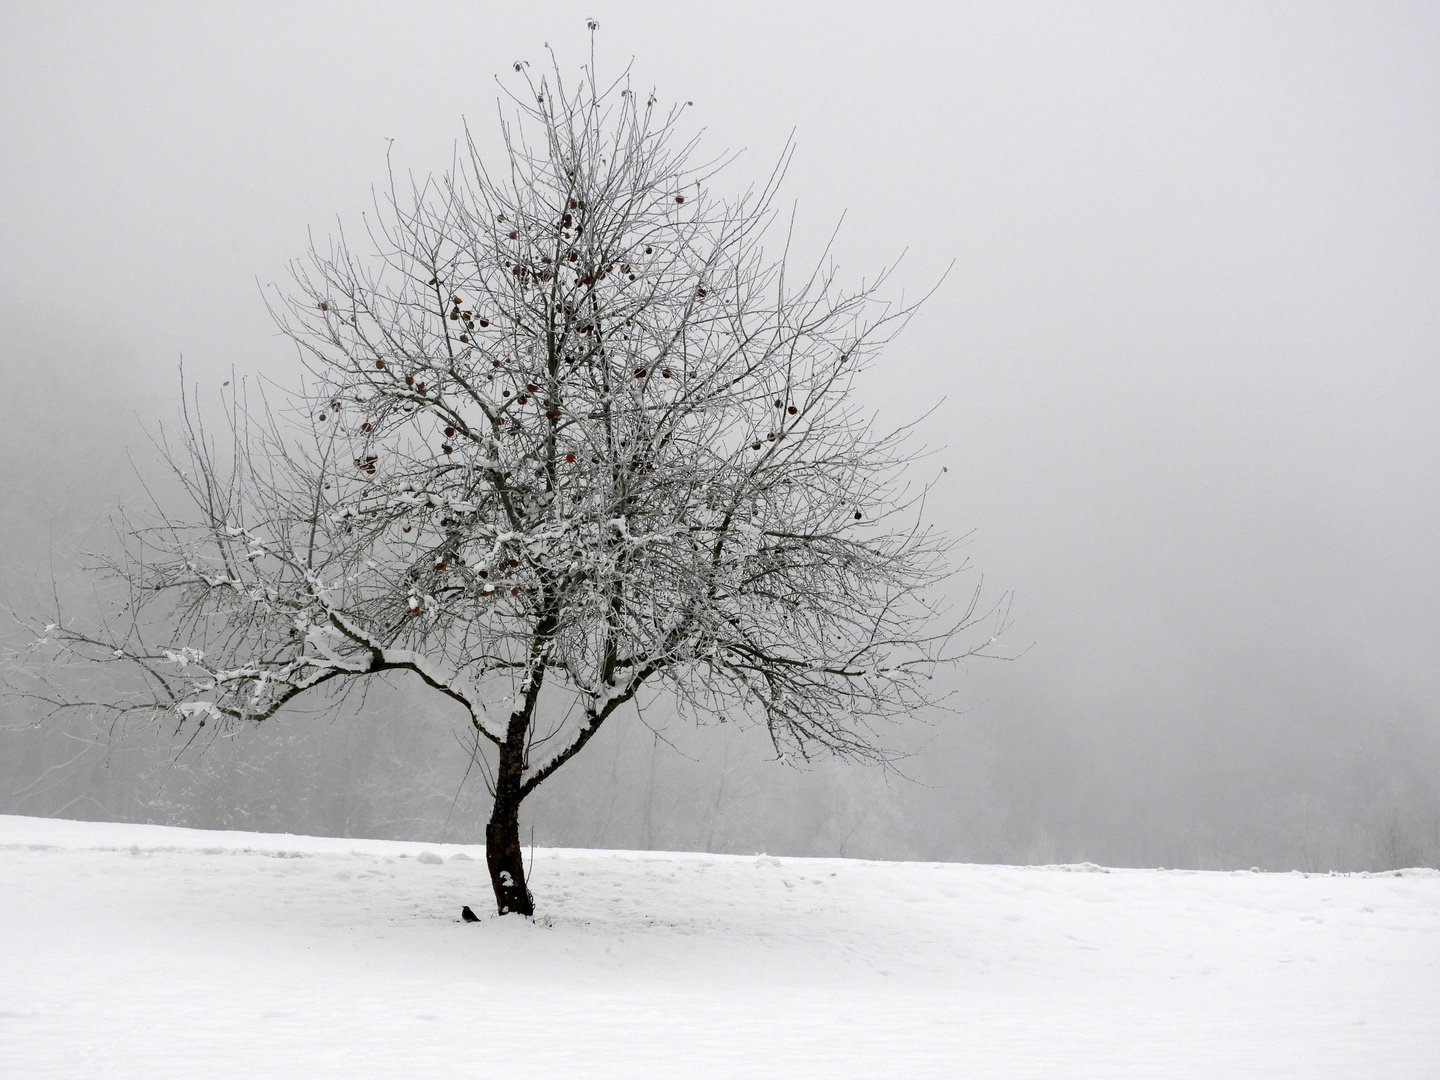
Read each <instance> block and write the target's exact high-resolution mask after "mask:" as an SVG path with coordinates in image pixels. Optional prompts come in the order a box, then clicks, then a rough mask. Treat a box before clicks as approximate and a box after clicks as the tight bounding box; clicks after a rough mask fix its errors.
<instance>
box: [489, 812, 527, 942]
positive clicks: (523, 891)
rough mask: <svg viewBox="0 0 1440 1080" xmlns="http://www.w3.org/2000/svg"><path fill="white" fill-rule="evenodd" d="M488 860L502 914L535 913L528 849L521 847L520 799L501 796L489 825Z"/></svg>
mask: <svg viewBox="0 0 1440 1080" xmlns="http://www.w3.org/2000/svg"><path fill="white" fill-rule="evenodd" d="M485 862H486V863H487V864H488V865H489V867H490V884H491V886H492V887H493V888H494V889H495V906H496V908H497V909H498V910H499V912H500V914H501V915H510V914H516V915H534V914H535V899H534V897H532V896H531V895H530V887H529V886H528V885H527V884H526V883H525V852H524V851H523V850H522V849H521V847H520V803H519V802H518V801H515V802H509V801H506V802H505V803H504V804H503V805H502V801H501V799H500V798H499V796H498V795H497V796H496V799H495V809H494V811H493V812H492V813H491V815H490V824H488V825H486V826H485Z"/></svg>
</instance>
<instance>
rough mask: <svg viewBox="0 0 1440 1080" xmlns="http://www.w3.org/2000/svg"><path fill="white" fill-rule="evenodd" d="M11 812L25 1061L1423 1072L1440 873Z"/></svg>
mask: <svg viewBox="0 0 1440 1080" xmlns="http://www.w3.org/2000/svg"><path fill="white" fill-rule="evenodd" d="M533 885H534V888H535V891H536V896H537V901H538V905H539V917H538V918H537V920H536V922H534V923H531V922H526V921H524V920H521V919H519V918H516V917H513V916H512V917H509V918H505V919H499V918H493V917H492V918H486V919H483V920H482V921H481V922H480V923H478V924H474V925H466V924H463V923H461V922H460V921H459V919H458V915H459V911H460V907H461V905H462V904H465V903H469V904H470V905H472V906H473V907H474V908H475V910H476V911H477V912H480V913H482V914H485V913H488V911H489V910H490V908H489V907H488V896H489V893H488V883H487V881H486V877H485V872H484V858H483V852H482V851H481V850H480V849H478V848H473V847H464V846H459V845H434V844H428V845H422V844H409V843H398V842H387V841H368V840H344V839H325V838H315V837H302V836H281V835H267V834H255V833H222V832H200V831H194V830H186V829H174V828H164V827H159V826H148V825H124V824H96V823H88V822H71V821H57V820H50V819H38V818H21V817H0V1058H3V1059H4V1060H5V1061H6V1062H7V1063H8V1064H7V1067H6V1071H7V1073H8V1074H10V1075H15V1076H26V1077H44V1076H53V1077H89V1076H100V1075H106V1076H144V1077H149V1078H155V1077H187V1078H189V1077H203V1076H235V1077H247V1078H249V1077H272V1076H273V1077H293V1076H305V1077H306V1078H307V1080H319V1078H322V1077H346V1078H354V1077H417V1076H426V1077H432V1076H433V1077H448V1076H455V1077H461V1076H464V1077H506V1078H513V1077H530V1076H534V1077H560V1076H585V1077H612V1076H614V1077H620V1076H625V1077H687V1078H688V1077H770V1076H774V1077H808V1076H815V1077H851V1076H853V1077H861V1076H864V1077H875V1076H885V1077H931V1076H934V1077H960V1076H977V1077H987V1078H995V1077H1000V1078H1008V1077H1046V1078H1054V1077H1097V1078H1098V1077H1105V1078H1115V1077H1162V1076H1163V1077H1167V1078H1177V1077H1191V1076H1193V1077H1205V1078H1207V1080H1213V1078H1217V1077H1249V1076H1254V1077H1262V1076H1263V1077H1291V1076H1293V1077H1306V1078H1314V1077H1331V1076H1333V1077H1346V1078H1352V1077H1359V1076H1384V1077H1388V1078H1396V1077H1417V1078H1418V1077H1434V1076H1436V1075H1440V1024H1437V1023H1436V1022H1435V1018H1436V1017H1437V1016H1440V873H1437V872H1435V871H1430V870H1415V871H1401V872H1397V873H1394V874H1385V875H1351V876H1343V877H1342V876H1317V875H1311V876H1308V877H1307V876H1304V875H1301V874H1258V873H1249V872H1245V873H1233V874H1232V873H1205V872H1187V871H1161V870H1103V869H1101V868H1099V867H1092V866H1080V867H1008V866H977V865H963V864H941V863H876V862H858V861H845V860H827V859H776V858H771V857H768V856H758V857H737V856H717V855H701V854H671V853H657V852H623V851H581V850H554V849H539V850H537V851H536V852H535V854H534V870H533Z"/></svg>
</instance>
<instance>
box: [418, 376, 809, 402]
mask: <svg viewBox="0 0 1440 1080" xmlns="http://www.w3.org/2000/svg"><path fill="white" fill-rule="evenodd" d="M405 385H406V386H414V385H415V376H414V375H406V376H405ZM775 404H777V405H778V404H780V403H779V402H778V401H777V402H776V403H775Z"/></svg>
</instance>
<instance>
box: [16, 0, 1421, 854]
mask: <svg viewBox="0 0 1440 1080" xmlns="http://www.w3.org/2000/svg"><path fill="white" fill-rule="evenodd" d="M603 8H604V10H600V11H593V12H592V10H590V9H589V8H587V7H585V6H583V5H576V4H571V3H550V4H545V5H534V6H532V7H531V8H529V9H527V10H526V11H524V12H519V11H516V10H512V6H505V7H504V8H503V9H501V8H500V7H499V6H493V9H492V6H490V5H475V4H464V5H462V4H453V5H449V4H424V3H409V4H404V5H379V4H375V5H364V4H355V3H347V4H318V3H317V4H305V5H290V4H286V5H280V4H274V5H268V6H267V5H263V4H258V3H256V4H246V5H232V6H230V7H228V8H218V7H215V6H212V5H203V6H196V5H181V4H174V5H161V4H145V3H132V4H127V5H123V6H117V5H104V4H72V5H65V6H63V7H62V6H56V5H48V4H39V3H30V4H11V5H7V6H6V7H5V8H4V11H3V13H0V94H3V97H4V100H5V101H6V103H7V104H6V108H5V109H4V110H3V113H0V145H3V147H4V150H3V153H0V320H3V322H0V395H3V397H0V454H3V475H0V528H3V536H0V558H3V579H4V580H3V590H4V595H5V597H6V598H7V599H8V600H10V601H11V602H13V603H15V604H16V605H17V606H20V607H25V606H26V605H31V604H34V603H38V602H40V601H41V600H43V597H44V595H45V594H46V592H47V590H48V581H49V578H50V575H51V572H52V567H53V568H54V572H55V573H56V574H57V575H59V576H60V577H62V579H64V580H65V581H66V582H70V581H71V579H70V578H68V577H66V575H69V574H70V573H71V571H70V570H69V569H68V567H69V563H68V561H67V560H66V559H65V558H64V557H63V554H62V556H61V557H59V558H58V561H57V560H56V559H55V557H53V556H52V555H51V546H52V544H59V545H60V546H61V547H62V549H63V548H70V547H76V546H79V547H84V546H86V545H87V544H90V545H93V544H99V543H103V542H104V536H105V533H104V525H103V523H104V519H105V514H106V510H107V508H108V507H109V506H111V505H113V504H115V503H116V502H118V501H122V500H126V499H131V498H134V497H136V493H137V481H136V479H135V471H134V469H132V467H131V464H130V462H129V460H128V459H127V450H128V454H129V457H130V458H133V459H134V461H135V463H136V466H137V467H138V468H139V469H140V470H141V472H144V470H145V469H147V468H150V467H151V466H150V463H151V462H152V461H153V458H154V454H153V449H152V448H151V447H150V444H149V443H148V441H147V436H146V434H145V431H146V429H147V427H149V428H150V429H151V430H153V427H154V424H155V423H156V422H158V421H161V420H165V419H167V418H169V417H171V416H173V414H174V411H175V408H176V406H177V404H178V398H179V383H178V378H177V368H178V365H179V363H180V360H181V358H182V357H183V360H184V365H185V372H186V378H187V380H188V381H191V382H192V383H195V384H197V385H199V386H200V388H201V392H202V394H203V393H205V392H207V391H208V392H211V393H213V392H214V391H215V390H216V389H218V386H219V384H220V383H221V382H222V381H223V380H225V379H229V378H231V377H232V373H235V374H237V375H239V374H254V373H260V374H264V375H266V376H269V377H272V378H275V379H277V380H280V381H282V382H283V381H286V380H287V379H288V380H290V381H292V382H293V381H294V379H295V377H296V372H297V370H298V368H297V365H296V361H295V357H294V354H293V350H292V349H291V348H290V347H288V346H287V344H286V343H285V342H284V341H283V340H282V339H281V338H280V337H279V336H278V335H277V334H276V332H275V330H274V327H273V325H272V324H271V322H270V321H269V318H268V316H267V314H266V310H265V307H264V303H263V297H262V288H264V287H266V286H268V285H269V284H270V283H272V282H279V283H282V285H283V282H284V281H285V273H286V269H285V268H286V265H287V263H288V262H289V261H290V260H292V259H294V258H296V257H298V256H300V255H301V254H303V252H304V251H305V249H306V247H307V245H308V243H309V242H310V236H311V232H312V231H313V234H314V235H315V236H316V237H318V238H322V239H323V237H324V236H325V235H326V233H327V232H329V231H332V230H333V229H334V228H335V227H336V222H337V220H339V221H343V222H346V223H347V224H348V225H350V226H354V225H355V224H357V223H358V222H359V219H360V215H361V214H362V213H364V212H365V211H366V209H367V208H368V207H369V205H370V200H371V198H372V185H374V184H378V183H383V182H384V181H385V177H386V170H387V155H388V156H389V161H390V162H391V163H392V164H393V165H394V167H395V168H396V169H397V170H398V171H400V172H401V173H402V174H403V173H404V172H405V171H414V172H415V173H417V174H419V175H424V174H426V173H429V172H432V171H440V170H443V169H444V168H445V167H446V166H447V165H448V163H449V161H450V155H451V153H452V150H453V147H454V143H455V140H456V139H457V138H459V137H460V136H461V134H462V131H463V127H462V125H463V124H464V123H465V122H466V121H468V122H469V124H470V125H471V127H472V128H473V129H474V130H475V132H476V134H477V136H479V137H480V138H482V139H489V138H491V137H492V133H493V131H494V128H495V123H496V98H497V96H498V88H497V86H496V84H495V81H494V77H495V76H496V75H503V74H504V73H507V72H508V71H509V70H510V67H511V65H512V63H513V62H514V61H516V60H522V59H523V60H528V61H530V62H532V63H533V64H534V65H535V66H536V67H537V68H538V67H541V66H543V65H544V64H546V63H548V58H547V56H546V51H545V48H546V43H548V44H549V45H550V46H551V47H553V48H554V50H555V53H556V56H557V58H558V60H559V62H560V63H561V65H562V67H565V68H567V69H570V70H573V69H576V68H578V66H579V65H580V64H581V63H583V62H585V61H587V60H588V57H589V47H590V46H589V41H588V34H587V33H586V31H585V25H584V24H585V18H586V17H587V16H589V15H591V14H594V15H595V16H596V17H597V18H599V20H600V23H601V25H600V29H599V32H598V35H597V38H596V46H595V48H596V57H597V61H598V63H599V64H600V66H601V68H602V70H603V71H607V72H618V71H620V70H621V69H622V68H623V67H624V66H625V65H626V64H627V63H629V62H630V61H631V58H632V57H633V58H634V67H633V70H634V76H635V79H636V81H637V82H638V83H639V84H641V85H646V86H648V85H654V86H655V87H656V89H657V91H658V94H659V96H660V98H661V99H662V100H665V101H669V100H680V101H693V102H694V107H693V110H690V111H689V112H688V119H689V122H690V123H692V124H693V125H694V128H695V129H696V130H699V129H701V128H703V129H704V130H705V136H704V144H703V145H704V147H705V148H706V149H708V150H710V151H713V152H714V153H716V154H718V153H720V152H722V151H725V150H727V149H729V150H742V149H743V151H744V153H743V154H742V155H741V156H740V158H739V160H738V161H737V162H736V163H735V164H734V165H733V166H731V167H730V168H729V169H728V170H727V171H726V172H725V173H723V174H722V175H721V177H720V178H719V179H717V181H716V182H715V183H714V185H713V187H714V189H715V190H717V191H725V190H726V189H727V187H728V188H731V189H734V190H739V189H742V188H744V187H746V186H748V184H749V183H750V182H751V181H752V180H755V179H761V178H763V177H764V176H765V175H768V171H769V169H770V168H771V167H772V165H773V163H774V161H775V160H776V158H777V156H778V155H779V154H780V153H781V151H782V148H783V146H784V145H785V142H786V140H787V139H788V138H790V137H791V134H792V131H793V133H794V139H795V143H796V146H797V152H796V155H795V158H794V163H793V165H792V167H791V168H790V171H789V175H788V178H787V182H786V185H785V189H784V190H785V199H786V200H787V207H788V205H789V202H790V201H793V203H794V205H795V207H796V213H797V219H796V220H797V237H798V243H797V247H798V249H799V250H800V252H801V254H802V257H803V256H807V255H814V254H815V253H816V252H818V251H819V250H820V247H821V245H822V244H823V243H824V241H825V240H826V238H828V236H829V235H830V232H831V231H832V230H833V229H834V227H835V225H836V223H837V222H842V219H843V222H842V224H841V227H840V230H839V233H838V237H837V239H836V241H835V247H834V253H835V257H836V259H837V261H838V262H839V263H840V265H841V267H842V276H847V277H848V278H849V279H850V280H851V281H853V282H858V281H859V280H860V279H862V278H866V279H870V278H873V277H874V275H875V273H876V272H877V271H878V270H880V269H881V268H882V267H886V266H895V265H896V262H897V259H899V262H898V266H897V268H896V270H895V272H894V276H893V277H892V279H891V282H892V284H893V285H894V286H895V294H896V295H897V296H898V294H899V291H900V289H901V288H903V289H904V292H905V294H906V296H907V297H910V298H913V297H914V296H917V295H920V294H923V293H924V292H926V291H927V290H929V289H931V288H932V287H934V286H936V283H937V282H939V285H938V288H936V290H935V292H934V294H933V296H932V297H931V298H930V299H929V300H928V301H927V302H926V304H925V305H924V306H923V307H922V309H921V311H920V313H919V315H918V316H917V317H916V319H915V320H914V321H913V322H912V323H911V325H910V326H909V327H908V328H907V329H906V331H905V333H904V335H903V336H902V337H901V338H900V339H899V340H898V341H897V342H896V343H895V344H894V345H893V346H892V347H891V348H890V349H889V351H888V352H887V354H886V356H885V359H884V361H883V362H882V363H881V364H880V365H879V366H878V367H877V368H876V370H875V372H874V373H873V375H872V376H871V377H870V379H869V381H868V382H867V383H866V385H865V388H864V393H865V394H866V395H867V400H868V401H870V402H871V403H873V407H874V410H875V413H876V418H877V420H876V422H877V424H879V425H881V426H886V425H894V424H899V423H905V422H909V421H912V420H914V419H916V418H917V417H923V419H921V421H920V423H919V425H918V433H917V440H918V443H920V444H923V445H924V446H926V447H928V449H929V450H930V456H929V457H927V458H926V459H924V461H923V462H922V463H920V464H917V465H916V466H915V469H916V474H915V475H916V477H917V479H931V478H934V477H937V476H938V479H939V483H938V486H937V488H936V494H935V496H934V497H933V498H932V501H931V512H932V516H933V517H934V519H935V520H936V521H937V522H938V523H939V524H941V525H942V526H943V527H944V528H945V529H946V530H948V531H949V532H950V533H951V534H952V535H955V536H968V537H969V541H968V544H967V546H966V547H965V548H964V553H965V555H966V556H967V558H968V560H969V562H970V563H971V564H972V568H971V569H970V570H968V571H966V572H965V573H964V574H963V575H961V576H959V577H958V578H957V582H956V592H957V594H958V593H963V592H964V591H965V590H966V589H968V588H969V587H971V586H972V585H973V584H975V583H977V582H978V581H979V579H980V576H981V575H982V574H983V580H984V587H985V595H986V596H987V597H988V598H990V599H992V600H994V601H1000V600H1002V598H1004V597H1006V596H1007V595H1008V596H1010V597H1011V598H1012V599H1011V601H1010V603H1011V607H1010V611H1011V623H1010V626H1009V628H1008V630H1007V631H1006V633H1005V635H1004V637H1003V638H1002V643H1003V644H1004V645H1005V647H1006V651H1007V655H1008V656H1009V657H1011V658H1010V659H1007V660H998V661H975V662H972V663H970V664H969V665H968V666H967V667H966V668H965V670H964V672H963V675H962V676H961V677H959V678H958V679H957V680H956V683H955V689H956V697H955V703H956V704H957V705H958V706H959V707H960V714H959V715H958V716H953V717H941V716H930V717H917V718H916V722H915V724H914V725H911V726H908V727H905V728H902V729H900V730H897V731H895V732H893V733H892V738H893V745H895V746H896V747H898V748H901V749H905V750H908V751H911V755H910V756H909V757H908V758H906V759H905V760H903V761H902V762H901V763H900V771H901V773H902V774H903V775H887V774H886V773H884V772H882V771H880V770H876V769H866V768H862V767H860V766H855V765H847V764H844V763H836V762H821V763H817V764H816V765H815V766H814V767H812V768H811V769H809V770H802V771H797V770H794V769H791V768H788V767H786V766H783V765H780V764H777V763H775V762H772V761H769V760H768V757H767V756H768V755H769V751H768V747H767V745H766V743H765V741H764V739H763V737H758V733H756V732H753V731H745V730H737V729H736V727H735V726H734V725H729V724H726V725H716V726H707V727H705V728H703V729H701V730H699V731H694V730H688V729H682V728H680V727H679V726H677V725H674V724H673V723H667V720H666V718H665V716H664V715H663V714H657V715H653V716H648V717H644V718H640V717H634V716H633V715H632V716H631V717H630V718H628V719H627V721H626V723H625V724H621V725H616V727H615V728H614V729H613V730H605V731H603V732H602V734H601V736H599V737H597V739H596V740H595V742H594V743H593V744H592V746H591V747H588V748H587V750H586V752H585V754H583V755H581V757H580V758H577V759H576V761H575V762H572V763H571V764H569V765H567V766H566V769H565V770H564V771H562V773H560V774H558V775H557V776H556V778H555V779H554V780H553V781H551V782H550V783H549V784H547V787H546V788H543V789H541V794H540V795H539V796H537V801H536V802H535V805H534V806H533V807H531V808H530V813H531V823H532V824H533V825H534V828H535V839H536V842H537V843H541V844H544V843H570V844H594V845H605V846H627V847H683V848H701V847H705V848H710V849H713V850H744V851H756V850H769V851H771V852H781V851H785V852H793V853H796V854H816V855H834V854H845V855H861V856H871V857H915V858H934V859H941V858H943V859H974V860H1003V861H1040V862H1053V861H1072V860H1081V859H1088V860H1092V861H1095V862H1106V863H1113V864H1127V865H1166V866H1197V867H1209V866H1249V865H1252V864H1259V865H1265V866H1268V867H1270V868H1273V869H1279V868H1291V867H1299V868H1304V869H1328V868H1342V869H1343V868H1348V867H1371V866H1377V867H1378V866H1389V865H1412V864H1415V863H1425V864H1426V865H1436V863H1437V860H1440V705H1437V702H1440V569H1437V561H1436V551H1437V538H1440V423H1437V419H1436V418H1437V416H1440V213H1437V211H1440V123H1437V122H1436V121H1437V115H1440V11H1437V9H1436V8H1435V7H1434V6H1433V5H1424V4H1359V3H1356V4H1323V3H1294V4H1284V3H1276V4H1268V5H1254V4H1233V5H1227V4H1223V3H1207V4H1193V5H1191V4H1182V3H1173V4H1163V5H1156V4H1147V3H1134V4H1086V5H1062V4H1035V5H1029V4H1017V3H974V4H935V5H932V6H928V7H927V6H926V5H920V4H916V5H907V6H903V7H901V8H898V9H896V10H895V11H891V12H887V11H886V10H885V9H884V8H882V7H871V6H864V5H845V6H840V7H837V5H834V4H828V5H824V4H816V5H800V4H794V5H773V4H739V3H736V4H725V5H708V6H699V5H695V6H691V5H684V4H674V3H666V4H659V3H656V4H640V3H622V4H614V5H603ZM787 212H788V211H787ZM902 255H903V258H901V256H902ZM941 467H944V469H945V470H946V471H945V472H944V473H940V471H939V470H940V468H941ZM67 587H68V585H67ZM8 644H9V647H11V648H17V647H21V646H22V645H23V642H21V641H19V640H18V639H14V638H11V639H10V640H9V642H8ZM0 709H3V710H6V715H5V716H4V722H3V723H0V812H14V813H31V814H64V815H68V816H79V817H97V818H105V817H119V818H129V819H135V820H141V819H144V820H155V821H164V822H167V823H176V824H193V825H201V826H207V825H232V826H241V825H244V826H247V827H251V828H274V829H290V830H295V831H312V832H333V833H338V834H349V835H359V834H368V835H387V836H401V835H405V836H417V837H418V836H421V835H427V836H429V835H434V836H436V837H439V836H440V835H442V834H443V835H445V836H446V838H449V839H462V838H466V839H469V838H473V837H474V836H476V835H478V834H479V832H480V823H481V822H482V821H483V803H484V791H483V788H479V785H478V784H477V783H476V782H475V779H474V777H471V778H470V779H469V780H465V778H464V774H465V759H464V752H463V750H462V749H460V748H459V747H458V745H457V743H456V741H455V732H456V731H457V730H458V729H457V727H456V725H455V723H454V717H450V716H447V715H444V714H443V713H440V712H437V711H435V709H434V707H433V706H432V705H430V704H428V703H425V702H423V701H421V700H420V699H419V698H418V697H417V696H416V695H415V694H414V693H413V688H408V687H406V686H403V685H398V684H397V685H396V686H394V687H389V688H383V689H382V690H381V691H379V692H378V693H377V695H376V696H375V697H374V698H373V699H372V700H371V701H370V703H369V704H368V706H367V708H366V710H365V712H364V714H363V715H360V716H349V715H347V716H344V717H341V718H339V719H334V720H332V719H329V718H325V717H316V716H311V715H305V714H297V715H295V716H293V717H288V718H286V719H284V720H283V721H277V722H275V723H274V724H273V725H272V726H269V727H268V728H267V729H265V730H258V731H253V732H248V733H245V734H244V735H242V736H239V737H237V738H235V739H233V740H230V741H229V742H227V743H226V744H224V745H217V746H215V747H212V748H211V749H210V751H209V752H207V753H206V754H204V755H201V756H196V755H193V754H192V755H189V756H187V755H186V754H183V753H181V752H180V750H179V747H178V746H176V745H173V744H172V743H171V742H170V740H169V733H168V732H151V733H130V734H129V735H127V736H126V737H125V738H124V739H122V740H119V741H117V742H115V743H113V744H112V743H110V742H108V740H107V738H106V737H105V734H104V733H103V732H100V731H97V730H94V729H91V730H85V729H84V727H83V725H76V724H73V723H72V724H70V725H69V726H67V727H65V728H64V729H63V730H60V729H56V728H42V729H34V728H31V727H28V726H27V725H26V721H27V719H28V717H27V715H25V714H24V710H23V709H21V708H20V707H19V706H18V705H16V704H15V703H13V702H10V703H0ZM662 713H663V710H662ZM657 732H658V734H657ZM462 781H463V783H462Z"/></svg>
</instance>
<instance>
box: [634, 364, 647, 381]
mask: <svg viewBox="0 0 1440 1080" xmlns="http://www.w3.org/2000/svg"><path fill="white" fill-rule="evenodd" d="M645 374H646V372H645V369H644V368H643V367H641V368H636V369H635V377H636V378H637V379H643V378H644V377H645Z"/></svg>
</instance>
